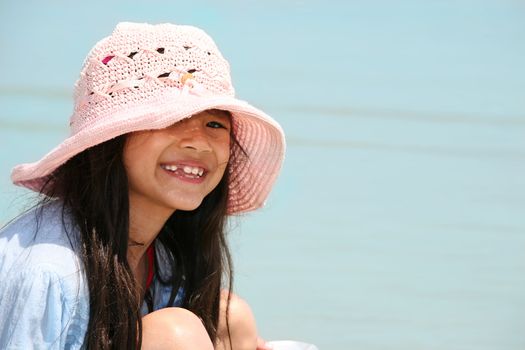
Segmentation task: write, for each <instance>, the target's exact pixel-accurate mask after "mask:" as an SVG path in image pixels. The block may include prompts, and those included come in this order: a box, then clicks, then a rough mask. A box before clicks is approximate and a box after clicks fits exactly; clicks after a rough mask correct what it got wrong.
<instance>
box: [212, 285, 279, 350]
mask: <svg viewBox="0 0 525 350" xmlns="http://www.w3.org/2000/svg"><path fill="white" fill-rule="evenodd" d="M227 300H228V291H227V290H223V291H222V292H221V303H220V315H219V330H218V333H217V334H218V338H219V341H218V343H217V345H216V346H215V350H232V348H231V347H230V339H229V338H228V329H227V328H226V303H227ZM228 323H229V326H230V336H231V344H232V346H233V350H269V349H271V348H270V347H268V346H266V342H265V341H264V340H263V339H262V338H260V337H259V336H258V333H257V326H256V323H255V317H254V316H253V312H252V310H251V308H250V306H249V305H248V303H247V302H246V301H245V300H243V299H241V298H240V297H238V296H237V295H235V294H233V293H232V294H231V297H230V307H229V313H228Z"/></svg>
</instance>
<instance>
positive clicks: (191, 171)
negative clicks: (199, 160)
mask: <svg viewBox="0 0 525 350" xmlns="http://www.w3.org/2000/svg"><path fill="white" fill-rule="evenodd" d="M163 167H164V169H166V170H169V171H176V170H177V169H179V168H177V166H176V165H164V166H163ZM182 171H183V172H184V173H185V174H188V175H198V176H202V174H204V169H202V168H199V167H191V166H188V165H185V166H184V167H183V168H182Z"/></svg>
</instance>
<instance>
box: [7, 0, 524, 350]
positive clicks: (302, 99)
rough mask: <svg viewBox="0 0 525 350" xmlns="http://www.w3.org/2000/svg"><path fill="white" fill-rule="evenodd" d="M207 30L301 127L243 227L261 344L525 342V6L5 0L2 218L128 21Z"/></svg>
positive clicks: (483, 1)
mask: <svg viewBox="0 0 525 350" xmlns="http://www.w3.org/2000/svg"><path fill="white" fill-rule="evenodd" d="M123 20H129V21H141V22H153V23H158V22H175V23H184V24H193V25H197V26H200V27H202V28H204V29H205V30H206V31H208V32H209V33H210V34H211V35H212V37H213V38H214V39H215V40H216V42H217V44H218V45H219V48H220V49H221V51H222V52H223V54H224V55H225V56H226V57H227V58H228V59H229V61H230V63H231V66H232V74H233V79H234V83H235V86H236V88H237V94H238V96H239V97H241V98H243V99H246V100H248V101H250V102H252V103H253V104H254V105H256V106H258V107H261V108H262V109H264V110H266V111H267V112H268V113H269V114H271V115H273V116H274V117H275V118H276V119H277V120H279V121H280V122H281V123H282V125H283V127H284V129H285V131H286V133H287V139H288V152H287V158H286V161H285V165H284V169H283V172H282V175H281V176H280V178H279V180H278V183H277V185H276V187H275V190H274V192H273V193H272V196H271V198H270V200H269V201H268V204H267V206H266V207H265V208H264V209H263V210H261V211H259V212H256V213H253V214H249V215H245V216H243V217H241V218H235V219H234V220H232V222H231V226H232V232H231V244H232V248H233V252H234V256H235V261H236V281H235V282H236V289H237V292H238V293H239V294H241V295H242V296H243V297H245V298H246V299H247V300H248V301H249V303H250V304H251V305H252V308H253V309H254V312H255V314H256V318H257V320H258V324H259V328H260V332H261V334H262V336H264V337H265V338H267V339H269V340H273V339H296V340H302V341H306V342H311V343H314V344H316V345H317V346H318V347H319V349H321V350H332V349H341V350H346V349H359V350H379V349H381V350H383V349H395V350H409V349H410V350H412V349H418V350H419V349H425V350H426V349H431V350H433V349H436V350H437V349H440V350H441V349H443V350H470V349H472V350H473V349H476V350H523V349H525V332H524V329H525V215H524V212H525V97H524V95H525V66H524V64H523V62H524V58H525V3H524V2H523V1H517V0H515V1H511V0H477V1H474V0H470V1H468V0H440V1H438V0H434V1H431V0H425V1H415V0H395V1H387V0H373V1H335V0H333V1H314V0H312V1H307V0H302V1H292V0H290V1H276V0H269V1H264V2H256V1H240V0H225V1H220V2H218V1H208V2H206V1H193V2H181V1H157V0H153V1H141V2H137V1H127V2H124V1H111V2H108V1H100V0H93V1H89V2H67V1H46V2H43V1H35V0H32V1H24V2H17V1H6V0H2V1H0V48H1V49H2V50H1V51H2V54H1V55H0V67H2V69H1V74H0V105H1V106H2V109H1V111H0V196H1V197H0V198H1V201H0V224H1V223H5V222H7V221H8V220H9V219H10V218H12V217H13V216H15V215H16V214H17V213H18V212H20V210H21V209H22V208H23V207H25V206H27V204H28V201H30V200H31V198H32V196H31V194H29V193H28V192H26V191H23V190H21V189H17V188H15V187H14V186H12V185H11V184H10V181H9V173H10V169H11V168H12V167H13V166H14V165H15V164H18V163H20V162H32V161H36V160H37V159H39V158H40V157H41V156H42V155H43V154H45V153H46V152H47V151H49V150H50V149H51V148H52V147H54V146H55V145H56V144H58V143H59V142H60V141H61V140H62V139H63V138H64V137H65V135H67V133H68V131H67V129H66V127H67V119H68V118H69V115H70V112H71V110H72V98H71V95H72V86H73V84H74V81H75V80H76V78H77V75H78V72H79V70H80V67H81V64H82V61H83V59H84V57H85V55H86V54H87V52H88V50H89V49H90V48H91V47H92V46H93V45H94V43H95V42H96V41H97V40H99V39H101V38H102V37H104V36H106V35H108V34H109V33H110V32H111V30H112V28H113V27H114V25H115V24H116V23H117V22H118V21H123Z"/></svg>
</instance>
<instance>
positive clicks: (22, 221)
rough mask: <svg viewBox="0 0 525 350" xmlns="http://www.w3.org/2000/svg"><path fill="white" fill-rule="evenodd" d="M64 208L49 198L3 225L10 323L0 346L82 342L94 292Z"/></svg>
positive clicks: (0, 288)
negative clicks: (40, 205) (46, 201)
mask: <svg viewBox="0 0 525 350" xmlns="http://www.w3.org/2000/svg"><path fill="white" fill-rule="evenodd" d="M62 214H63V211H62V205H61V203H59V202H53V203H49V204H47V205H45V206H43V207H38V208H35V209H32V210H30V211H28V212H26V213H24V214H23V215H21V216H20V217H18V218H17V219H16V220H14V221H13V222H11V223H10V224H9V225H8V226H6V227H4V228H3V229H2V230H1V231H0V281H2V283H0V324H5V325H8V326H6V327H4V329H2V330H0V348H6V347H7V348H9V347H10V346H15V345H16V346H17V347H20V348H25V345H31V344H32V345H35V344H38V345H39V346H37V347H42V348H55V346H56V348H63V347H64V346H65V345H66V344H67V345H68V346H70V347H71V348H80V346H81V342H82V339H83V337H84V334H85V331H86V329H87V321H88V316H89V293H88V291H87V287H86V286H87V285H86V281H85V277H84V273H83V269H82V267H81V261H80V259H79V256H78V254H77V251H78V250H77V243H76V242H77V238H76V235H77V233H76V231H75V230H74V226H73V225H71V224H70V221H69V218H68V217H67V215H65V216H63V215H62ZM44 320H45V322H44ZM37 321H42V322H37ZM26 343H27V344H26ZM22 345H24V346H22Z"/></svg>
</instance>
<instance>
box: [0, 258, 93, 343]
mask: <svg viewBox="0 0 525 350" xmlns="http://www.w3.org/2000/svg"><path fill="white" fill-rule="evenodd" d="M62 282H63V281H61V279H60V278H59V276H58V274H57V273H56V272H54V271H53V269H52V267H49V266H45V265H44V266H38V267H35V268H33V269H30V270H23V271H19V273H17V274H16V275H15V274H9V276H7V278H6V280H4V281H1V283H0V349H24V350H26V349H66V348H68V349H72V348H74V347H71V346H68V344H67V343H68V341H69V340H70V339H74V338H75V335H72V334H71V332H70V331H71V330H70V328H71V327H72V329H73V330H74V329H76V328H78V327H76V326H75V320H74V319H73V315H74V312H75V311H74V309H75V305H74V304H72V302H71V298H70V297H69V296H68V295H67V294H68V293H67V288H66V293H65V292H64V288H63V285H62ZM77 296H78V294H77ZM78 336H79V337H80V336H82V335H81V334H79V335H78ZM76 341H77V342H78V344H79V346H81V343H82V342H83V338H82V339H76Z"/></svg>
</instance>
